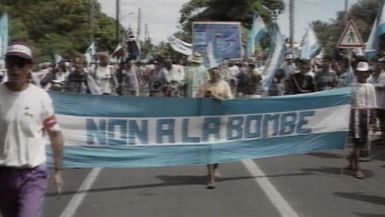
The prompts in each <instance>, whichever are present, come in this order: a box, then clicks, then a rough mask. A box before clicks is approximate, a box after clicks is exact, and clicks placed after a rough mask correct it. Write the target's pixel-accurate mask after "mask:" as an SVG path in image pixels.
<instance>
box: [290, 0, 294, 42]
mask: <svg viewBox="0 0 385 217" xmlns="http://www.w3.org/2000/svg"><path fill="white" fill-rule="evenodd" d="M289 22H290V24H289V48H290V49H292V48H293V43H294V0H290V2H289Z"/></svg>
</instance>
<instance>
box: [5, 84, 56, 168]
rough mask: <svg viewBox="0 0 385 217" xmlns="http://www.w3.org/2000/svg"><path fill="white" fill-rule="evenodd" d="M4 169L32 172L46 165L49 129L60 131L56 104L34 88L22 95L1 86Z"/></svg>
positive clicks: (45, 93)
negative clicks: (29, 169)
mask: <svg viewBox="0 0 385 217" xmlns="http://www.w3.org/2000/svg"><path fill="white" fill-rule="evenodd" d="M0 102H1V103H0V126H1V127H0V165H3V166H9V167H22V168H24V167H25V168H32V167H35V166H38V165H40V164H43V163H45V161H46V155H45V145H46V141H47V140H46V137H45V134H46V133H45V129H50V130H54V131H58V130H60V128H59V125H58V124H57V122H56V119H55V116H54V110H53V106H52V100H51V98H50V97H49V95H48V94H47V92H46V91H44V90H43V89H41V88H39V87H37V86H35V85H33V84H30V85H29V86H28V87H27V88H26V89H24V90H22V91H10V90H9V89H8V88H7V87H6V86H5V84H2V85H0Z"/></svg>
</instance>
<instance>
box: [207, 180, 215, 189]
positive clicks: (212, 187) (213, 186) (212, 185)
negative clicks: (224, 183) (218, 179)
mask: <svg viewBox="0 0 385 217" xmlns="http://www.w3.org/2000/svg"><path fill="white" fill-rule="evenodd" d="M214 188H215V183H214V182H213V181H209V183H207V189H214Z"/></svg>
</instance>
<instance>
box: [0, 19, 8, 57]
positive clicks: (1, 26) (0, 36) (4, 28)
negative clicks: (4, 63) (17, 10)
mask: <svg viewBox="0 0 385 217" xmlns="http://www.w3.org/2000/svg"><path fill="white" fill-rule="evenodd" d="M7 46H8V15H7V14H6V13H4V14H3V16H2V17H1V19H0V59H3V58H4V55H5V53H6V51H7Z"/></svg>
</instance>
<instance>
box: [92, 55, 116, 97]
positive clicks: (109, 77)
mask: <svg viewBox="0 0 385 217" xmlns="http://www.w3.org/2000/svg"><path fill="white" fill-rule="evenodd" d="M97 59H98V61H99V62H98V63H96V64H95V66H94V67H93V68H92V67H91V69H89V71H90V73H91V75H92V77H93V79H94V80H95V83H96V85H97V86H98V87H99V89H100V92H101V94H103V95H112V94H115V90H116V88H117V87H118V81H117V79H116V76H115V69H114V68H113V67H112V66H111V65H110V64H109V55H108V53H106V52H101V53H99V54H98V55H97Z"/></svg>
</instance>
